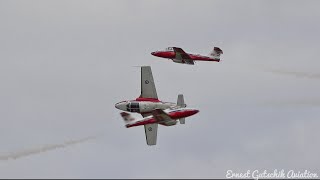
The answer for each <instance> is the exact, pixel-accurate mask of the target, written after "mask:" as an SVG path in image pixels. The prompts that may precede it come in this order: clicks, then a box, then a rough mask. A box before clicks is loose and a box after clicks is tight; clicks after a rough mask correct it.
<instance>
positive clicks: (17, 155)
mask: <svg viewBox="0 0 320 180" xmlns="http://www.w3.org/2000/svg"><path fill="white" fill-rule="evenodd" d="M96 138H97V136H89V137H85V138H82V139H78V140H70V141H66V142H64V143H62V144H51V145H45V146H43V147H39V148H35V149H30V150H24V151H20V152H13V153H9V154H7V155H0V161H7V160H10V159H14V160H15V159H18V158H22V157H25V156H30V155H34V154H39V153H43V152H46V151H51V150H55V149H58V148H66V147H68V146H72V145H75V144H80V143H84V142H86V141H89V140H93V139H96Z"/></svg>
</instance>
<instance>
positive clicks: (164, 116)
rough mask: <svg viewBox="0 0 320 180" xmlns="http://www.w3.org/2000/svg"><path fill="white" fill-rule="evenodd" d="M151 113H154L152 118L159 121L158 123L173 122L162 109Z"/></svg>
mask: <svg viewBox="0 0 320 180" xmlns="http://www.w3.org/2000/svg"><path fill="white" fill-rule="evenodd" d="M151 113H152V116H153V117H154V118H155V119H156V120H157V122H163V121H171V120H172V119H171V117H170V116H169V115H168V114H167V113H166V112H164V111H163V110H162V109H155V110H153V111H152V112H151Z"/></svg>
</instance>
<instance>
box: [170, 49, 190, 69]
mask: <svg viewBox="0 0 320 180" xmlns="http://www.w3.org/2000/svg"><path fill="white" fill-rule="evenodd" d="M173 50H174V52H175V53H176V58H177V59H181V60H183V61H184V62H185V63H186V64H192V65H193V64H194V62H193V60H192V59H191V57H190V56H189V54H187V53H186V52H184V50H183V49H181V48H178V47H173Z"/></svg>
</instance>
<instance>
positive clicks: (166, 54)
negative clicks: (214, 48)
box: [151, 51, 220, 62]
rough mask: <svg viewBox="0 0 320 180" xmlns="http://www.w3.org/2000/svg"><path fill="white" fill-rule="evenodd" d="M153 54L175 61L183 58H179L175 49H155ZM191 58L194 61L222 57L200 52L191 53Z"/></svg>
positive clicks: (217, 60)
mask: <svg viewBox="0 0 320 180" xmlns="http://www.w3.org/2000/svg"><path fill="white" fill-rule="evenodd" d="M151 54H152V55H153V56H157V57H161V58H166V59H172V60H174V61H175V62H176V61H181V59H179V58H177V55H176V52H174V51H155V52H152V53H151ZM188 55H189V56H190V58H191V59H192V60H194V61H216V62H219V61H220V59H214V58H211V57H208V56H202V55H199V54H189V53H188Z"/></svg>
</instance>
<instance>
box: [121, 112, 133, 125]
mask: <svg viewBox="0 0 320 180" xmlns="http://www.w3.org/2000/svg"><path fill="white" fill-rule="evenodd" d="M120 115H121V117H122V119H123V120H124V122H125V123H126V124H128V123H130V122H132V121H134V120H135V118H134V117H132V116H131V114H129V113H126V112H121V113H120Z"/></svg>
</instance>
